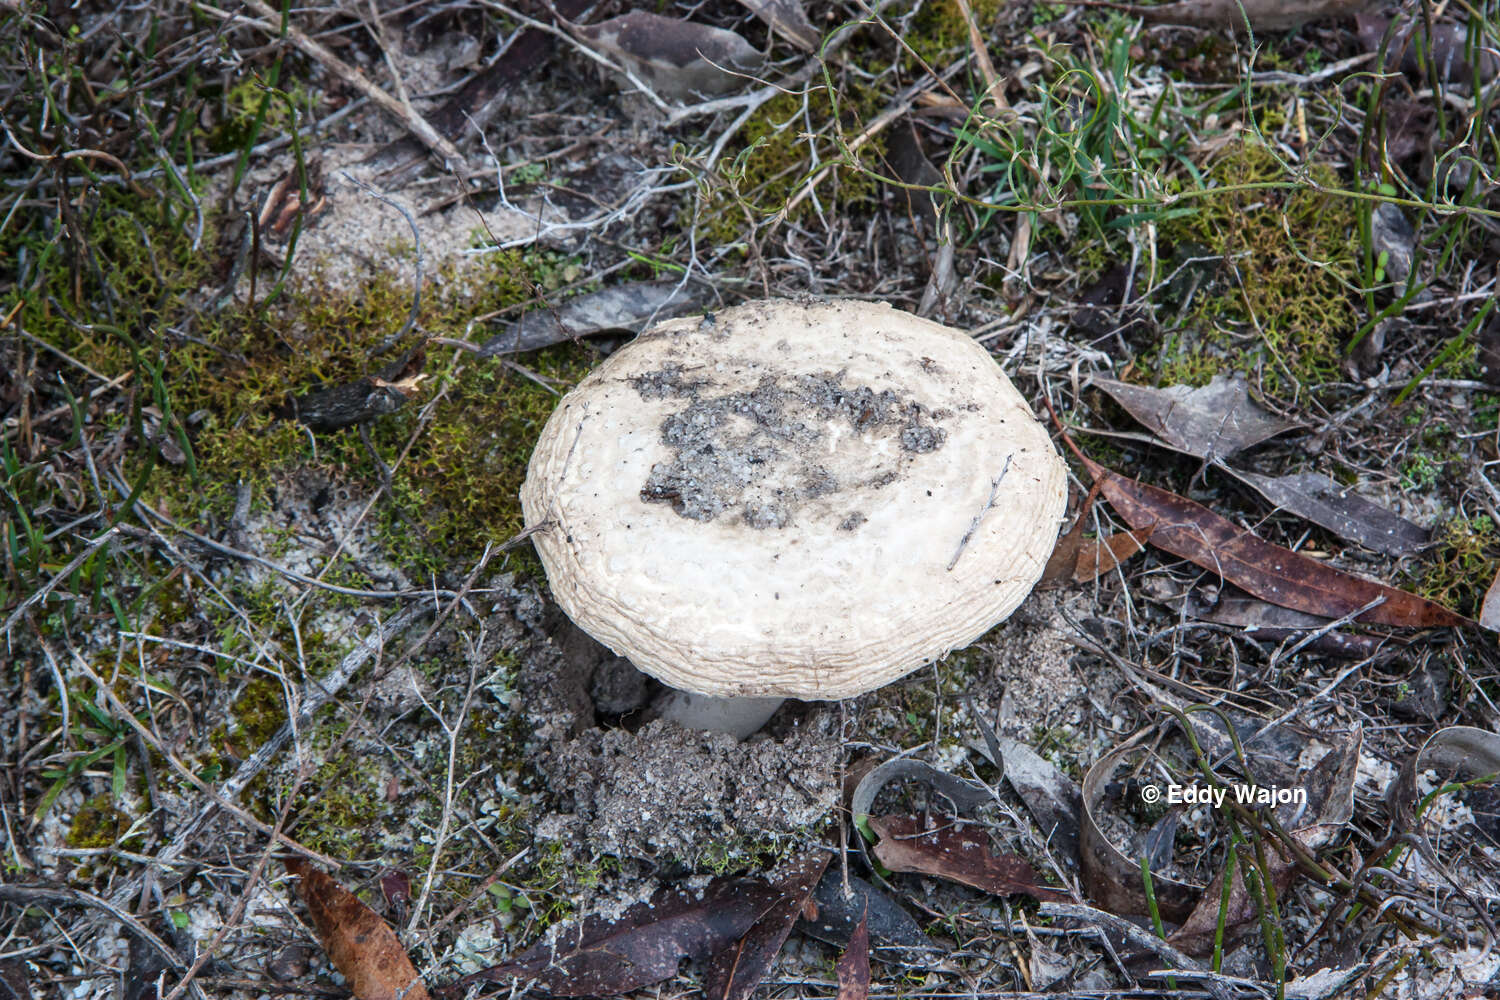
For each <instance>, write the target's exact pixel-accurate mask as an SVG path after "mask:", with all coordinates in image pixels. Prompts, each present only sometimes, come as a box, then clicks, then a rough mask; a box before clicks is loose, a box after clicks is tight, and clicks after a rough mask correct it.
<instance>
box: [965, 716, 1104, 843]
mask: <svg viewBox="0 0 1500 1000" xmlns="http://www.w3.org/2000/svg"><path fill="white" fill-rule="evenodd" d="M979 721H980V724H981V726H982V727H983V726H984V723H983V720H979ZM985 735H986V744H984V745H975V746H974V749H976V750H978V751H979V752H980V753H982V754H984V755H985V756H986V757H989V758H990V761H991V763H993V764H994V765H995V766H996V767H999V768H1001V770H1002V771H1003V772H1004V774H1005V780H1006V781H1008V782H1010V787H1011V788H1013V789H1015V792H1016V794H1017V795H1019V796H1020V797H1021V801H1022V802H1024V803H1026V809H1027V811H1028V812H1030V813H1031V818H1032V819H1034V820H1036V822H1037V827H1038V829H1040V830H1041V831H1042V836H1043V837H1044V838H1045V839H1046V841H1047V844H1048V847H1049V849H1050V850H1052V851H1053V853H1054V854H1057V855H1059V856H1060V857H1062V858H1063V859H1073V858H1076V857H1078V829H1079V818H1078V817H1079V812H1078V810H1079V803H1080V802H1081V801H1082V795H1081V793H1080V791H1079V788H1078V783H1077V782H1075V781H1074V780H1073V779H1072V778H1069V777H1068V776H1067V775H1066V774H1064V773H1063V772H1062V769H1061V768H1059V767H1058V766H1057V765H1056V764H1054V763H1052V762H1051V761H1050V760H1047V759H1046V758H1045V757H1043V756H1042V755H1041V754H1039V753H1037V752H1036V751H1035V750H1033V749H1032V748H1031V747H1029V746H1027V745H1026V744H1025V743H1022V742H1021V741H1019V740H1014V739H1011V738H1009V737H1007V736H997V735H994V734H993V733H992V732H990V733H986V734H985ZM990 737H993V741H994V748H993V749H991V748H990V747H989V746H988V741H989V738H990ZM996 753H998V754H999V755H1000V760H995V754H996Z"/></svg>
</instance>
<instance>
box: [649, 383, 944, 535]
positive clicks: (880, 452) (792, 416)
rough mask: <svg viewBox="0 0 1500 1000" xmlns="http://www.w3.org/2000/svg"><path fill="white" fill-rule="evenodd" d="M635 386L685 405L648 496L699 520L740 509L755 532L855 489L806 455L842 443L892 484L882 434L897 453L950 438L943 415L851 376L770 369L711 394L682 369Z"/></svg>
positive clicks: (860, 465) (870, 475)
mask: <svg viewBox="0 0 1500 1000" xmlns="http://www.w3.org/2000/svg"><path fill="white" fill-rule="evenodd" d="M631 382H632V384H633V385H634V386H635V389H636V391H637V392H638V393H640V395H641V398H642V399H665V398H678V399H683V400H685V401H686V403H687V405H686V406H685V407H684V408H683V409H681V410H679V411H678V412H676V413H674V414H672V415H671V416H669V417H667V418H666V419H665V420H664V421H662V425H661V440H662V443H663V444H665V445H666V446H667V447H668V448H670V449H671V452H672V459H671V461H667V462H659V463H657V464H656V466H655V467H653V468H652V470H651V475H650V477H649V478H648V479H647V480H646V483H645V485H644V486H642V487H641V499H642V500H644V501H646V502H647V503H670V504H671V505H672V509H673V510H674V511H676V512H677V513H678V514H680V515H682V516H683V517H686V518H689V519H691V520H694V521H712V520H713V519H714V518H715V517H718V516H719V515H721V514H724V513H726V512H730V511H735V510H738V511H739V513H740V516H741V518H742V519H743V520H744V522H745V523H746V524H748V525H750V527H752V528H784V527H786V526H787V525H789V524H791V523H792V519H793V515H794V514H795V512H796V511H797V509H798V507H799V506H800V501H802V500H810V499H815V498H818V497H822V496H827V495H828V494H831V493H836V492H838V490H839V489H840V488H841V487H844V486H849V485H852V484H851V483H849V482H848V481H847V478H848V473H849V471H851V470H845V475H844V479H845V481H844V482H841V481H840V476H839V475H838V474H837V473H835V472H833V471H832V470H830V469H829V468H828V467H827V466H826V465H824V464H822V462H821V461H818V460H813V459H809V458H808V457H807V456H809V455H818V456H825V455H827V454H829V453H830V452H831V451H832V450H833V447H834V446H835V444H837V445H838V446H840V447H842V448H844V449H845V450H848V449H850V448H858V449H862V450H863V451H864V452H865V453H866V456H865V457H864V458H863V459H861V460H857V461H856V462H855V465H854V471H857V474H858V475H859V476H860V481H859V485H863V484H866V483H868V484H870V485H873V486H876V487H879V486H882V485H886V484H888V483H891V482H894V481H895V480H896V478H897V475H898V470H897V468H896V466H895V464H894V463H892V462H890V461H888V460H887V459H886V457H885V454H884V449H883V448H882V447H881V446H880V445H879V444H876V443H875V441H876V440H877V439H879V438H882V437H890V438H892V439H894V441H895V443H896V446H897V450H898V451H900V452H908V453H912V454H922V453H925V452H929V451H936V450H938V449H939V448H941V447H942V445H943V441H944V440H945V439H946V438H947V434H948V432H947V431H946V430H944V429H943V428H942V427H939V426H937V424H936V423H934V421H938V420H941V419H942V418H943V417H944V414H943V413H934V412H933V411H932V410H930V409H929V408H927V407H924V406H923V405H922V404H920V403H918V402H916V401H914V400H903V399H902V398H901V397H900V396H899V395H897V394H896V393H895V392H893V391H891V390H890V389H885V390H882V391H879V392H877V391H875V390H874V389H872V388H870V387H869V386H865V385H846V384H845V373H844V372H821V373H818V374H815V375H799V376H796V377H793V378H782V379H778V378H775V377H773V376H770V375H767V376H766V377H764V378H762V379H761V381H760V384H759V385H757V386H756V387H755V388H754V389H751V390H748V391H740V392H728V393H719V394H717V395H710V394H709V393H708V392H706V391H705V390H706V387H707V386H708V384H709V383H708V381H707V380H705V379H697V378H688V377H686V376H685V375H684V374H683V371H682V369H681V368H680V367H679V366H675V365H674V366H669V367H667V368H664V369H662V370H660V371H655V372H650V373H647V374H646V375H641V376H638V377H636V378H633V379H632V380H631ZM835 425H838V426H835ZM844 425H847V430H845V428H844ZM848 430H852V431H853V434H849V433H847V431H848ZM895 457H897V458H898V459H899V455H897V456H895ZM856 516H857V517H859V518H862V515H855V516H851V518H849V519H846V520H845V521H844V522H843V524H842V525H840V527H844V525H848V527H847V528H845V529H844V530H849V531H852V530H854V529H855V528H857V527H858V526H859V523H860V522H859V520H855V519H854V517H856Z"/></svg>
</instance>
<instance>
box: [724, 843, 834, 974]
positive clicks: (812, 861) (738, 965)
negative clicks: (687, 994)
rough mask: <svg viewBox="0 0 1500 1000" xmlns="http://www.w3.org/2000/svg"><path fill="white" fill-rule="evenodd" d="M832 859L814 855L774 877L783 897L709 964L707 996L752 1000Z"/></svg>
mask: <svg viewBox="0 0 1500 1000" xmlns="http://www.w3.org/2000/svg"><path fill="white" fill-rule="evenodd" d="M829 857H830V855H829V854H828V852H827V851H810V852H808V853H806V854H803V855H802V856H801V857H800V858H797V859H796V860H794V861H793V862H792V863H791V864H790V865H788V866H787V867H786V868H785V869H784V870H783V871H781V872H778V873H776V874H775V875H773V878H772V884H773V886H774V888H775V889H776V890H777V891H778V892H780V893H781V898H780V899H779V900H777V901H776V903H775V905H773V906H772V907H771V908H770V910H768V911H767V912H766V914H765V916H763V917H761V918H760V919H759V920H757V921H756V922H755V924H754V925H753V926H752V927H751V928H750V929H749V930H748V931H746V932H745V936H744V937H742V938H740V940H739V941H737V942H736V943H735V944H734V945H732V946H730V947H728V948H726V949H724V950H723V951H721V952H719V954H717V955H715V956H714V957H713V960H712V961H711V962H709V964H708V969H707V971H706V972H705V973H704V976H703V995H704V996H705V997H708V998H711V1000H748V998H749V996H750V995H751V994H752V993H754V992H755V988H756V987H757V986H759V985H760V983H761V980H763V979H765V978H766V973H767V972H769V971H770V969H771V963H772V962H774V961H775V960H776V955H777V953H778V952H780V951H781V946H782V945H783V944H785V943H786V936H787V935H788V934H789V933H791V930H792V924H794V923H796V921H797V916H798V914H800V913H801V912H802V908H803V907H804V906H805V905H806V904H807V900H808V898H809V897H810V896H811V895H812V891H813V887H814V886H816V885H817V884H818V880H819V879H821V878H822V877H823V872H824V870H825V869H827V867H828V859H829Z"/></svg>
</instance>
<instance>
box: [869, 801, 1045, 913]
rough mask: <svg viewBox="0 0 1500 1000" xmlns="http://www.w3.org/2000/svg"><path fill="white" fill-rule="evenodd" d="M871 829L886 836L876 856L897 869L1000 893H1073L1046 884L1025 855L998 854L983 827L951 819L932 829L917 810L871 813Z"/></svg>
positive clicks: (1038, 895) (877, 848) (999, 894)
mask: <svg viewBox="0 0 1500 1000" xmlns="http://www.w3.org/2000/svg"><path fill="white" fill-rule="evenodd" d="M870 829H871V830H874V831H875V833H876V834H877V835H878V836H879V837H880V842H879V843H877V844H876V845H875V857H876V858H877V859H879V861H880V863H881V864H883V865H885V866H886V867H887V868H889V869H890V870H891V871H893V872H914V873H916V874H918V875H935V876H937V877H938V878H944V879H947V880H948V881H950V882H959V883H962V884H963V885H968V886H973V887H974V888H975V889H982V890H983V891H985V892H989V893H993V894H995V895H997V896H1009V895H1011V894H1012V893H1024V894H1025V895H1027V896H1031V897H1033V898H1035V899H1041V900H1047V899H1053V900H1067V899H1069V898H1070V897H1069V896H1068V894H1067V893H1065V892H1063V891H1062V890H1060V889H1055V888H1053V887H1052V886H1049V885H1047V884H1045V883H1044V882H1043V881H1042V877H1041V876H1040V875H1038V874H1037V871H1036V869H1035V868H1033V867H1031V864H1030V863H1029V862H1028V861H1027V860H1026V859H1025V858H1023V857H1021V856H1020V855H1018V854H1011V853H1009V852H1006V853H1001V854H996V853H995V851H994V849H993V848H992V847H991V846H990V835H989V834H988V833H986V832H985V830H984V828H983V827H980V826H973V825H970V826H960V825H959V823H958V822H957V821H955V820H945V821H943V822H942V823H941V825H939V826H936V827H933V828H930V829H929V828H927V827H925V826H924V825H923V823H922V821H921V820H919V819H917V818H916V817H915V816H871V817H870Z"/></svg>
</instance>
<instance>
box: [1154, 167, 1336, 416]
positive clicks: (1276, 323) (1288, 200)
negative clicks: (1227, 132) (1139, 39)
mask: <svg viewBox="0 0 1500 1000" xmlns="http://www.w3.org/2000/svg"><path fill="white" fill-rule="evenodd" d="M1308 172H1309V175H1310V176H1311V178H1312V180H1313V182H1314V184H1316V185H1320V186H1323V187H1328V186H1333V185H1334V184H1335V183H1336V180H1337V178H1336V177H1335V175H1334V173H1333V171H1332V170H1331V169H1329V168H1327V167H1324V166H1316V165H1315V166H1313V167H1311V168H1309V171H1308ZM1209 177H1210V179H1211V180H1212V181H1213V182H1214V183H1215V184H1216V185H1218V186H1220V187H1224V188H1236V187H1242V186H1244V185H1255V184H1266V183H1273V182H1281V181H1285V180H1286V179H1287V168H1286V167H1285V166H1284V165H1283V164H1282V163H1281V162H1279V161H1278V160H1277V158H1276V157H1275V156H1274V155H1273V154H1272V153H1271V151H1270V150H1268V149H1266V148H1265V147H1264V146H1262V145H1260V144H1259V143H1257V142H1255V141H1253V140H1245V141H1242V142H1240V143H1237V144H1235V145H1233V146H1231V147H1229V148H1228V149H1227V150H1226V151H1225V152H1224V154H1223V155H1221V156H1220V157H1219V158H1218V159H1217V160H1216V161H1215V162H1214V163H1213V164H1212V166H1211V167H1210V168H1209ZM1196 205H1197V209H1198V210H1197V211H1195V212H1193V213H1192V214H1190V215H1186V216H1181V217H1178V218H1173V219H1170V220H1169V221H1167V222H1164V223H1163V225H1162V227H1161V233H1162V238H1163V241H1164V242H1166V243H1168V244H1170V245H1178V246H1192V247H1198V248H1203V251H1204V252H1206V254H1211V255H1213V256H1216V257H1218V258H1220V259H1221V261H1222V264H1221V265H1220V267H1219V268H1218V274H1217V275H1216V276H1214V277H1213V278H1212V279H1211V280H1210V281H1209V282H1208V283H1207V286H1206V287H1200V288H1199V289H1198V291H1197V293H1196V295H1195V296H1194V299H1193V304H1192V306H1191V308H1190V310H1189V312H1188V314H1187V316H1186V317H1185V318H1184V324H1183V327H1182V328H1181V329H1180V330H1179V331H1177V332H1175V333H1174V334H1172V335H1171V336H1169V337H1167V338H1165V339H1164V340H1163V341H1162V343H1161V344H1160V346H1159V347H1158V348H1157V349H1156V350H1155V351H1154V352H1151V353H1150V354H1149V355H1148V356H1147V358H1146V359H1145V370H1146V371H1149V372H1151V373H1152V374H1154V375H1155V377H1156V378H1158V379H1159V380H1160V381H1162V382H1164V383H1173V384H1176V383H1184V384H1188V385H1202V384H1205V383H1206V382H1207V381H1208V379H1209V378H1210V377H1211V376H1212V375H1213V374H1214V373H1216V372H1219V371H1222V370H1223V369H1224V368H1225V367H1232V368H1236V369H1240V370H1244V371H1249V372H1258V373H1259V375H1260V380H1261V384H1262V386H1263V387H1264V388H1265V389H1266V390H1267V391H1271V392H1278V393H1291V392H1294V391H1296V389H1297V388H1298V387H1299V386H1301V385H1317V384H1321V383H1325V382H1330V381H1337V380H1338V378H1339V377H1340V376H1339V361H1340V358H1341V352H1342V348H1343V342H1344V339H1345V338H1346V337H1347V336H1348V335H1349V334H1350V333H1351V332H1353V329H1354V327H1355V319H1356V315H1355V309H1354V303H1353V301H1352V299H1351V296H1350V293H1349V291H1348V289H1349V287H1350V284H1351V283H1353V282H1354V281H1355V279H1356V276H1357V274H1358V260H1357V250H1356V240H1355V234H1356V232H1357V219H1356V212H1355V207H1354V205H1353V204H1352V203H1350V202H1349V201H1348V200H1347V199H1344V198H1340V197H1338V196H1337V195H1333V194H1328V193H1326V192H1325V191H1322V190H1318V189H1317V188H1316V187H1314V186H1312V185H1308V186H1303V187H1298V188H1296V189H1292V190H1287V189H1282V188H1251V189H1249V190H1233V191H1229V192H1227V193H1224V194H1220V195H1215V196H1213V197H1210V198H1205V199H1200V200H1199V201H1198V202H1197V203H1196Z"/></svg>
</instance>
